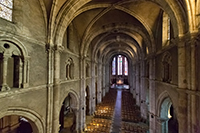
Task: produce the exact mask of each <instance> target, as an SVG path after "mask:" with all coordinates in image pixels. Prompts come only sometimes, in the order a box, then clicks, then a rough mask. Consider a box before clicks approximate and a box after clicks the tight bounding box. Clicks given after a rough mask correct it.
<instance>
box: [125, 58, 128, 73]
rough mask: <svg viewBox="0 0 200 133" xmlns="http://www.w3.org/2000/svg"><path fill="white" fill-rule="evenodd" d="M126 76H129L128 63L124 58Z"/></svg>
mask: <svg viewBox="0 0 200 133" xmlns="http://www.w3.org/2000/svg"><path fill="white" fill-rule="evenodd" d="M124 75H128V61H127V58H126V57H125V58H124Z"/></svg>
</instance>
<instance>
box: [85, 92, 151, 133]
mask: <svg viewBox="0 0 200 133" xmlns="http://www.w3.org/2000/svg"><path fill="white" fill-rule="evenodd" d="M147 131H148V126H147V124H146V120H144V119H142V118H141V117H140V110H139V107H138V106H136V102H135V99H133V96H132V94H131V93H130V92H129V91H128V90H123V89H120V90H116V89H110V91H109V93H107V94H106V96H105V97H104V99H103V101H102V103H100V104H98V105H97V107H96V111H95V114H94V117H93V119H92V120H91V122H90V123H89V124H87V127H86V128H85V131H84V132H88V133H102V132H103V133H146V132H147Z"/></svg>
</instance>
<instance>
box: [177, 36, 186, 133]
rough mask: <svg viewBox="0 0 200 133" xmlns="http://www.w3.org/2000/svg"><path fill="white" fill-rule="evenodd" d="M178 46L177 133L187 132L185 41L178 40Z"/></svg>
mask: <svg viewBox="0 0 200 133" xmlns="http://www.w3.org/2000/svg"><path fill="white" fill-rule="evenodd" d="M180 39H181V40H179V41H180V42H179V45H178V88H179V101H178V105H179V106H178V114H177V115H178V123H179V132H180V133H184V132H185V131H187V126H186V125H187V105H188V104H187V94H186V83H187V81H186V58H185V55H186V54H185V40H184V39H182V38H180Z"/></svg>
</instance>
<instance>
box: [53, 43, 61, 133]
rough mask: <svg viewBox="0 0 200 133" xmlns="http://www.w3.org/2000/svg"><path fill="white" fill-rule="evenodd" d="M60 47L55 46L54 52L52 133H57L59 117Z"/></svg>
mask: <svg viewBox="0 0 200 133" xmlns="http://www.w3.org/2000/svg"><path fill="white" fill-rule="evenodd" d="M61 51H62V47H61V46H60V47H59V46H57V49H56V50H55V52H54V86H53V133H58V132H59V127H60V125H59V116H60V52H61Z"/></svg>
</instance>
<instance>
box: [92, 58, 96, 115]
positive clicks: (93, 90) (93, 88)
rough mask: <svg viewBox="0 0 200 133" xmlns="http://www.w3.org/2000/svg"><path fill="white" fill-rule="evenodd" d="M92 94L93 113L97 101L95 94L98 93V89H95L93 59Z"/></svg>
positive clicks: (93, 63) (93, 64)
mask: <svg viewBox="0 0 200 133" xmlns="http://www.w3.org/2000/svg"><path fill="white" fill-rule="evenodd" d="M91 80H92V81H91V84H92V85H91V86H92V88H91V95H92V102H91V113H92V114H93V113H94V111H95V107H96V102H95V98H96V96H95V94H96V89H95V61H94V60H93V61H92V78H91Z"/></svg>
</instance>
